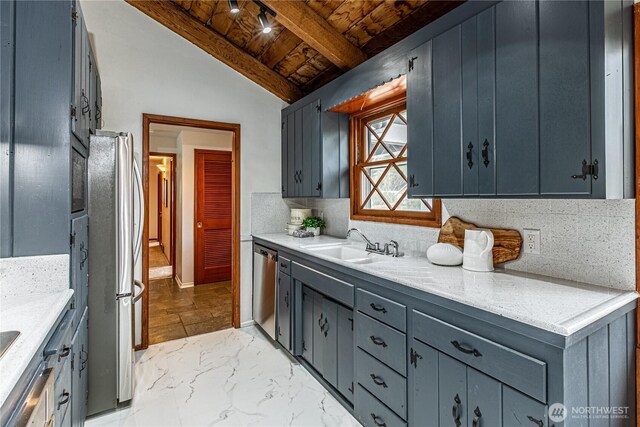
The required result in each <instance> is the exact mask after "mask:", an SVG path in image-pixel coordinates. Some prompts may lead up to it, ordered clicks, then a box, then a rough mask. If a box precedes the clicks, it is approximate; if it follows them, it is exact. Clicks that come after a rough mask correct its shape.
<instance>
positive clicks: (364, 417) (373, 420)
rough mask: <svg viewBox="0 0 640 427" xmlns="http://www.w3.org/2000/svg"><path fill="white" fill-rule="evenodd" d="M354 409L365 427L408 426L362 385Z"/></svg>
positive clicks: (357, 391) (358, 389) (359, 386)
mask: <svg viewBox="0 0 640 427" xmlns="http://www.w3.org/2000/svg"><path fill="white" fill-rule="evenodd" d="M354 408H355V415H356V418H357V419H358V421H360V422H361V423H362V425H363V426H365V427H404V426H406V425H407V423H405V422H404V421H403V420H402V418H400V417H399V416H397V415H396V414H395V413H394V412H393V411H392V410H391V409H389V408H387V407H386V406H385V405H384V404H383V403H382V402H380V401H379V400H378V399H376V397H375V396H374V395H373V394H371V393H369V392H368V391H367V390H366V389H365V388H364V387H362V386H361V385H360V384H358V385H357V386H356V396H355V405H354ZM415 425H416V426H425V427H431V426H437V425H438V424H437V423H436V424H429V423H425V424H415ZM447 425H448V424H447Z"/></svg>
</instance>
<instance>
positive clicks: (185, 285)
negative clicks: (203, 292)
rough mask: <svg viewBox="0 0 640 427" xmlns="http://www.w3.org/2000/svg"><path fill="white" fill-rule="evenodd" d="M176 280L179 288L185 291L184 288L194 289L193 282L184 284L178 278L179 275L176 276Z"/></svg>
mask: <svg viewBox="0 0 640 427" xmlns="http://www.w3.org/2000/svg"><path fill="white" fill-rule="evenodd" d="M175 279H176V283H177V284H178V286H179V287H180V288H181V289H184V288H193V282H187V283H182V280H180V278H179V277H178V275H177V274H176V277H175Z"/></svg>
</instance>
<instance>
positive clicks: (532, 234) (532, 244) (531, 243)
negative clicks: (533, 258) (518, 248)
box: [524, 228, 540, 255]
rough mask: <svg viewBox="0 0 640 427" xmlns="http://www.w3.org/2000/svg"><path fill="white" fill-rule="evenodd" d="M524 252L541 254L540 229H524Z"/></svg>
mask: <svg viewBox="0 0 640 427" xmlns="http://www.w3.org/2000/svg"><path fill="white" fill-rule="evenodd" d="M524 253H525V254H536V255H540V230H531V229H527V228H525V229H524Z"/></svg>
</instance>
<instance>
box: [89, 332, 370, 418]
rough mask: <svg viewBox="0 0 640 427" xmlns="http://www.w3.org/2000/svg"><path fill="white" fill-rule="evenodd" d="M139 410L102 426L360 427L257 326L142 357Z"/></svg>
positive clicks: (118, 414) (134, 406)
mask: <svg viewBox="0 0 640 427" xmlns="http://www.w3.org/2000/svg"><path fill="white" fill-rule="evenodd" d="M136 356H137V357H136V358H137V362H136V368H135V380H136V386H135V393H134V397H133V400H132V403H131V405H130V406H128V407H124V408H122V409H119V410H118V411H115V412H111V413H107V414H105V415H100V416H96V417H92V418H89V419H88V420H87V423H86V424H85V425H86V426H87V427H102V426H153V427H163V426H188V427H199V426H265V427H267V426H274V427H275V426H359V425H360V424H359V423H358V422H357V421H356V420H355V419H354V418H353V417H352V416H351V414H349V412H348V411H347V410H346V409H344V408H343V407H342V406H341V405H340V403H338V401H337V400H336V399H335V398H334V397H333V396H331V394H330V393H329V392H328V391H326V390H325V389H324V388H323V387H322V386H321V385H320V383H318V382H317V380H316V379H315V378H313V376H311V374H309V373H308V372H307V371H306V370H305V369H304V368H303V367H302V366H300V365H299V364H297V363H295V362H293V361H292V360H291V359H290V358H289V357H287V356H286V355H285V354H284V353H283V351H282V350H280V349H279V348H277V347H275V346H274V345H273V344H272V343H271V342H270V341H268V340H267V339H266V338H265V337H264V335H262V334H261V333H260V331H258V330H257V329H256V327H253V326H252V327H247V328H242V329H226V330H223V331H217V332H212V333H208V334H204V335H199V336H195V337H188V338H183V339H180V340H176V341H170V342H166V343H162V344H158V345H153V346H150V347H149V349H148V350H146V351H143V352H138V353H137V354H136Z"/></svg>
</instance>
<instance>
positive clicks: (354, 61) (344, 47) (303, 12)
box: [262, 0, 367, 69]
mask: <svg viewBox="0 0 640 427" xmlns="http://www.w3.org/2000/svg"><path fill="white" fill-rule="evenodd" d="M262 3H264V4H265V5H266V6H268V7H269V8H270V9H271V10H273V11H274V12H275V13H276V20H277V21H278V22H280V23H281V24H282V25H284V26H285V27H286V28H287V29H288V30H289V31H291V32H292V33H294V34H295V35H296V36H298V37H300V38H301V39H302V41H304V42H306V43H307V44H308V45H309V46H311V47H312V48H314V49H315V50H317V51H318V52H320V53H321V54H322V55H323V56H324V57H325V58H327V59H328V60H329V61H331V62H332V63H334V64H335V65H337V66H338V67H340V68H342V69H350V68H354V67H355V66H356V65H358V64H360V63H362V62H364V61H366V60H367V55H366V54H365V53H364V52H362V51H361V50H360V49H359V48H358V47H356V46H354V45H353V44H351V42H349V40H347V39H346V38H345V37H344V36H343V35H342V34H340V33H339V32H338V30H336V29H335V28H333V27H332V26H331V24H329V23H328V22H327V21H326V20H324V19H323V18H322V17H321V16H320V15H318V14H317V13H316V12H315V11H314V10H313V9H311V8H310V7H309V6H307V5H306V4H305V2H303V1H281V0H262Z"/></svg>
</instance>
